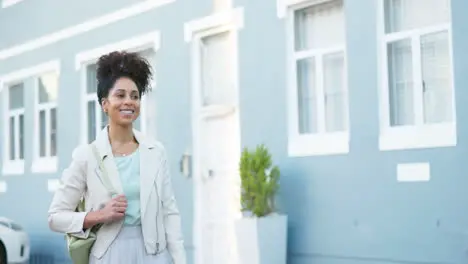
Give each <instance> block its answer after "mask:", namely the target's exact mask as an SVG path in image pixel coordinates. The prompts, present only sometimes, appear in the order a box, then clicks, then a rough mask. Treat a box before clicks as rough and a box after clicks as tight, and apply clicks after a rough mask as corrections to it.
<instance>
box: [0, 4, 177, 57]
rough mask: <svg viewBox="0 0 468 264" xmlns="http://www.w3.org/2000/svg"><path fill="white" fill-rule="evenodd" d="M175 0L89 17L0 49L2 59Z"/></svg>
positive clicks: (132, 6)
mask: <svg viewBox="0 0 468 264" xmlns="http://www.w3.org/2000/svg"><path fill="white" fill-rule="evenodd" d="M174 1H175V0H146V1H142V2H138V3H136V4H134V5H131V6H127V7H124V8H121V9H119V10H116V11H113V12H111V13H108V14H105V15H103V16H100V17H96V18H92V19H89V20H87V21H84V22H83V23H80V24H77V25H74V26H71V27H68V28H65V29H62V30H59V31H56V32H53V33H51V34H47V35H44V36H42V37H39V38H36V39H33V40H30V41H27V42H24V43H22V44H19V45H17V46H13V47H10V48H6V49H3V50H0V61H1V60H5V59H8V58H11V57H14V56H18V55H21V54H23V53H26V52H29V51H33V50H36V49H39V48H42V47H45V46H48V45H51V44H53V43H56V42H59V41H62V40H64V39H67V38H71V37H74V36H77V35H80V34H83V33H85V32H88V31H91V30H94V29H97V28H100V27H103V26H106V25H109V24H112V23H115V22H118V21H120V20H123V19H126V18H130V17H132V16H136V15H139V14H142V13H144V12H147V11H149V10H152V9H155V8H158V7H161V6H164V5H167V4H170V3H173V2H174Z"/></svg>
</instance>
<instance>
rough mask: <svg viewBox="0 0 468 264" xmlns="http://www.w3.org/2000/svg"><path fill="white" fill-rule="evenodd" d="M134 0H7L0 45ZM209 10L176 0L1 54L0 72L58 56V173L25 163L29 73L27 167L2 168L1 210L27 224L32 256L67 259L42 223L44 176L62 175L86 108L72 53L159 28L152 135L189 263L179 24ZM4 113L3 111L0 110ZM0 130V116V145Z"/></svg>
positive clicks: (183, 49) (186, 98)
mask: <svg viewBox="0 0 468 264" xmlns="http://www.w3.org/2000/svg"><path fill="white" fill-rule="evenodd" d="M137 2H138V1H132V0H116V1H91V0H85V1H72V2H66V3H65V2H63V1H56V0H41V1H29V0H24V1H23V2H21V3H19V4H17V5H15V6H12V7H10V8H7V9H0V35H1V36H0V50H3V49H6V48H10V47H13V46H16V45H19V44H23V43H24V42H26V41H29V40H33V39H35V38H38V37H41V36H43V35H45V34H50V33H53V32H56V31H57V30H61V29H64V28H67V27H70V26H74V25H75V24H78V23H81V22H84V21H85V20H88V19H90V18H93V17H96V16H101V15H103V14H104V13H108V12H110V11H112V10H116V9H118V8H121V7H124V6H128V5H130V4H134V3H137ZM210 12H211V2H210V1H208V0H206V1H196V2H194V1H190V0H177V1H175V2H173V3H171V4H168V5H165V6H162V7H159V8H156V9H153V10H150V11H148V12H145V13H143V14H140V15H138V16H134V17H131V18H128V19H125V20H122V21H118V22H116V23H113V24H110V25H107V26H104V27H102V28H98V29H95V30H92V31H89V32H85V33H83V34H80V35H77V36H74V37H71V38H67V39H64V40H62V41H59V42H57V43H54V44H52V45H47V46H45V47H42V48H39V49H36V50H33V51H30V52H25V53H22V54H20V55H18V56H14V57H10V58H7V59H5V60H0V76H1V75H3V74H6V73H9V72H12V71H16V70H19V69H22V68H27V67H31V66H33V65H37V64H40V63H43V62H45V61H49V60H52V59H60V61H61V73H60V91H59V98H58V131H59V132H58V156H59V170H58V173H50V174H34V173H31V170H30V167H31V164H32V151H31V150H32V143H33V133H32V131H33V117H32V115H33V95H32V87H33V84H32V80H31V79H30V80H29V81H28V82H27V89H26V90H27V93H26V99H25V100H26V105H27V109H26V130H25V131H26V134H25V138H26V142H25V144H26V157H25V159H26V160H25V174H24V175H19V176H7V177H2V176H0V180H4V181H6V182H7V184H8V190H7V192H6V193H0V215H4V216H8V217H11V218H13V219H15V220H17V221H18V222H19V223H20V224H22V225H23V226H24V227H25V229H26V230H27V231H29V233H30V235H31V239H32V254H33V259H35V258H42V259H48V258H52V259H55V263H64V261H66V259H67V256H66V249H65V243H64V242H65V241H64V240H63V235H60V234H56V233H52V232H51V231H50V230H49V228H48V225H47V210H48V206H49V204H50V201H51V198H52V194H51V193H49V192H48V191H47V180H48V179H54V178H58V177H60V171H62V170H63V169H64V168H66V167H67V166H68V165H69V163H70V161H71V152H72V150H73V149H74V148H75V147H76V146H77V145H78V144H79V139H80V135H79V132H80V129H79V126H80V123H79V121H78V120H79V119H78V118H77V117H78V116H80V115H83V114H84V109H83V105H81V103H80V100H77V98H80V96H81V95H80V74H79V72H78V71H76V69H75V55H76V54H77V53H79V52H81V51H84V50H89V49H93V48H96V47H100V46H103V45H107V44H109V43H112V42H115V41H121V40H124V39H127V38H131V37H134V36H137V35H140V34H144V33H147V32H150V31H154V30H159V31H160V32H161V49H160V50H159V51H158V52H157V54H156V62H155V64H154V66H155V69H156V70H157V76H156V77H157V82H158V86H157V89H156V92H155V93H154V96H155V97H156V102H157V116H158V121H157V137H158V139H159V140H161V141H162V142H163V143H164V144H165V146H166V149H167V151H168V155H169V159H170V164H171V172H172V174H173V175H172V179H173V185H174V189H175V193H176V197H177V199H178V202H179V207H180V211H181V213H182V217H183V219H182V221H183V223H182V224H183V232H184V236H185V238H186V247H187V251H188V259H189V263H193V262H192V254H193V241H192V222H193V210H192V208H193V198H192V182H191V181H190V180H187V179H185V178H184V177H183V176H182V175H181V173H180V172H179V170H178V161H179V159H180V157H181V155H182V153H183V152H184V151H185V149H186V148H187V147H189V146H190V145H191V127H190V123H191V122H190V105H189V102H190V72H189V70H190V66H189V61H190V57H189V45H188V44H187V43H185V42H184V39H183V37H184V29H183V24H184V23H185V22H187V21H189V20H192V19H195V18H198V17H203V16H207V15H209V14H210ZM11 25H15V26H14V27H13V26H11ZM0 111H2V110H0ZM2 114H3V113H1V112H0V115H2ZM2 116H3V115H2ZM3 132H4V131H3V121H2V122H0V146H1V145H3V142H2V141H3ZM2 154H3V153H2ZM2 154H0V155H2ZM0 160H2V159H0ZM0 163H1V162H0ZM1 166H2V165H0V168H1ZM41 255H43V256H42V257H41Z"/></svg>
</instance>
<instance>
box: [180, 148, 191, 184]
mask: <svg viewBox="0 0 468 264" xmlns="http://www.w3.org/2000/svg"><path fill="white" fill-rule="evenodd" d="M190 166H191V155H190V154H189V153H188V152H187V151H186V152H184V154H182V157H181V158H180V161H179V169H180V172H181V173H182V175H184V176H185V177H186V178H190V176H191V175H190V174H191V173H190Z"/></svg>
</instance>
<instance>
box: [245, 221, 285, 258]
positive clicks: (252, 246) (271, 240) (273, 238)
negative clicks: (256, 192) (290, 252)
mask: <svg viewBox="0 0 468 264" xmlns="http://www.w3.org/2000/svg"><path fill="white" fill-rule="evenodd" d="M287 231H288V217H287V216H286V215H271V216H267V217H262V218H255V217H251V218H247V217H245V218H242V219H239V220H237V221H236V239H237V249H238V253H239V264H286V257H287Z"/></svg>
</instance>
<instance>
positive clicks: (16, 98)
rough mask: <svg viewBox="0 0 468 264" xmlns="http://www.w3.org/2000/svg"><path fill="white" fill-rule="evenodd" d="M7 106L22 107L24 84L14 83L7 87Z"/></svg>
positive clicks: (11, 107) (11, 108) (12, 108)
mask: <svg viewBox="0 0 468 264" xmlns="http://www.w3.org/2000/svg"><path fill="white" fill-rule="evenodd" d="M8 91H9V92H8V106H9V109H10V110H14V109H19V108H23V107H24V85H23V83H19V84H15V85H12V86H10V87H9V90H8Z"/></svg>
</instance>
